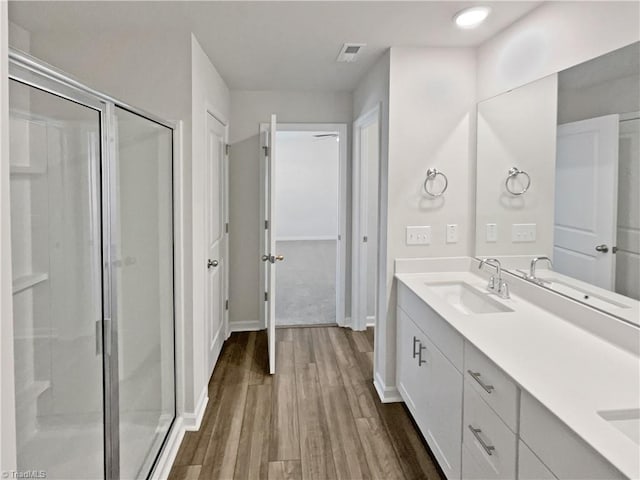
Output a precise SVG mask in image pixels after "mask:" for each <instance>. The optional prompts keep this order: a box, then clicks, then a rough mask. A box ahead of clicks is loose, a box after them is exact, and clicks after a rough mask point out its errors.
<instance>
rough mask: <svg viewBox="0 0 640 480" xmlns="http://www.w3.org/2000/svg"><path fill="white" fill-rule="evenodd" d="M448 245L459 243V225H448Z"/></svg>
mask: <svg viewBox="0 0 640 480" xmlns="http://www.w3.org/2000/svg"><path fill="white" fill-rule="evenodd" d="M447 243H458V225H457V224H455V223H448V224H447Z"/></svg>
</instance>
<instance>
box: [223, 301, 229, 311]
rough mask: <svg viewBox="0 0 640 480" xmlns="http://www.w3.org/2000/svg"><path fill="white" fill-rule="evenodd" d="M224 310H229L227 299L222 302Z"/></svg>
mask: <svg viewBox="0 0 640 480" xmlns="http://www.w3.org/2000/svg"><path fill="white" fill-rule="evenodd" d="M224 309H225V310H229V300H228V299H227V300H225V301H224Z"/></svg>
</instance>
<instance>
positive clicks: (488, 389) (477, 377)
mask: <svg viewBox="0 0 640 480" xmlns="http://www.w3.org/2000/svg"><path fill="white" fill-rule="evenodd" d="M467 373H468V374H469V375H471V376H472V377H473V379H474V380H475V381H476V382H478V383H479V384H480V386H481V387H482V388H484V391H485V392H487V393H491V392H492V391H493V390H494V387H493V385H487V384H486V383H484V382H483V381H482V380H480V372H472V371H471V370H467Z"/></svg>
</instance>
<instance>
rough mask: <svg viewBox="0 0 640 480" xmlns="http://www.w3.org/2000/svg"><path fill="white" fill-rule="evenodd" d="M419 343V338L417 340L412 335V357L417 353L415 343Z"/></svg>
mask: <svg viewBox="0 0 640 480" xmlns="http://www.w3.org/2000/svg"><path fill="white" fill-rule="evenodd" d="M418 343H420V340H418V339H417V338H416V337H413V358H416V355H418V352H416V345H417V344H418Z"/></svg>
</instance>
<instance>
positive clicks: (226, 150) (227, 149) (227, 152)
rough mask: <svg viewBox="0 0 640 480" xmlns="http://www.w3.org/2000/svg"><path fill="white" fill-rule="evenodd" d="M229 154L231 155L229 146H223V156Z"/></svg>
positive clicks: (226, 144)
mask: <svg viewBox="0 0 640 480" xmlns="http://www.w3.org/2000/svg"><path fill="white" fill-rule="evenodd" d="M229 153H231V145H229V144H228V143H225V144H224V154H225V155H229Z"/></svg>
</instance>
